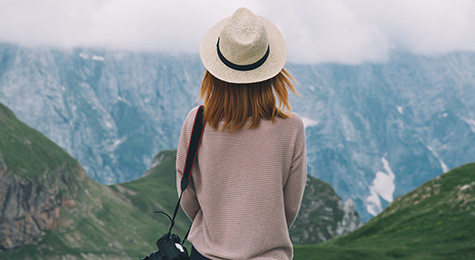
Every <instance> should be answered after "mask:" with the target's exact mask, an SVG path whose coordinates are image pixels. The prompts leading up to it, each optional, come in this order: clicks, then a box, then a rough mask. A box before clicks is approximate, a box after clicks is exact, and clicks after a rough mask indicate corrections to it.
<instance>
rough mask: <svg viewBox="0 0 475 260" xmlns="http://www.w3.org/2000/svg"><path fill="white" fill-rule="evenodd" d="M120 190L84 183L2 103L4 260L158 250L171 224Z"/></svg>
mask: <svg viewBox="0 0 475 260" xmlns="http://www.w3.org/2000/svg"><path fill="white" fill-rule="evenodd" d="M139 183H140V181H139ZM128 185H132V186H133V184H132V183H130V184H128ZM124 186H127V185H124ZM117 187H118V186H115V187H114V186H113V187H108V186H104V185H100V184H98V183H96V182H95V181H93V180H92V179H90V178H89V177H87V176H86V174H85V173H84V171H83V170H82V168H81V166H80V165H79V164H78V163H77V161H76V160H75V159H73V158H72V157H70V156H69V155H68V154H67V153H66V152H65V151H63V150H62V149H61V148H60V147H58V146H57V145H56V144H54V143H53V142H51V141H50V140H48V139H47V138H46V137H45V136H43V135H42V134H41V133H39V132H38V131H36V130H34V129H32V128H30V127H28V126H27V125H25V124H23V123H22V122H20V121H19V120H18V119H17V118H16V117H15V116H14V114H13V113H12V112H11V111H10V110H9V109H8V108H6V107H5V106H3V105H1V104H0V208H2V214H1V215H0V259H111V258H112V259H137V258H140V257H142V256H145V255H146V254H148V253H150V252H152V251H155V250H156V246H155V241H156V239H157V238H158V236H159V235H161V234H162V233H164V232H166V231H167V230H168V223H167V219H166V218H165V219H162V220H164V221H162V222H160V221H157V219H154V218H152V217H150V215H149V214H147V213H146V212H143V211H142V210H141V209H142V208H143V205H142V204H143V203H142V202H141V200H140V199H137V200H127V199H125V200H124V198H123V197H122V196H118V195H121V194H122V193H118V192H116V190H117ZM163 189H164V188H162V189H161V190H163ZM153 192H154V189H151V191H150V193H149V195H150V200H153V196H154V194H153ZM165 193H168V192H164V193H163V194H164V195H163V201H170V203H173V202H172V201H175V197H176V195H175V193H174V192H170V193H169V194H166V195H165ZM167 196H168V197H167ZM145 197H147V198H148V196H146V195H144V198H145ZM157 200H158V199H157ZM143 201H146V199H144V200H143ZM134 203H137V205H135V204H134ZM155 205H156V204H154V205H153V206H155ZM156 206H157V208H154V209H156V210H167V211H168V212H169V211H170V209H169V208H163V207H162V206H161V205H156ZM25 244H26V245H25ZM12 248H13V249H12Z"/></svg>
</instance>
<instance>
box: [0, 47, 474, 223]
mask: <svg viewBox="0 0 475 260" xmlns="http://www.w3.org/2000/svg"><path fill="white" fill-rule="evenodd" d="M289 67H290V69H289V70H290V72H291V73H292V74H293V75H294V76H295V78H296V79H297V81H298V83H297V89H298V91H299V93H300V94H301V96H299V97H297V96H293V97H292V98H291V103H292V105H293V106H292V108H293V110H294V111H295V112H297V113H299V114H300V115H301V116H302V117H303V118H304V121H305V124H306V134H307V153H308V163H309V164H308V166H309V173H310V174H311V175H313V176H316V177H318V178H320V179H321V180H323V181H326V182H329V183H330V184H331V185H332V186H333V187H334V189H335V191H336V192H337V194H338V195H339V196H341V197H342V199H343V200H346V199H348V198H351V199H352V200H353V201H354V202H355V204H356V208H357V211H358V212H359V213H360V215H361V217H362V219H363V220H365V221H366V220H368V219H369V218H371V216H373V215H375V214H377V213H379V212H381V211H382V209H383V208H385V207H386V206H387V205H388V204H389V203H390V202H391V201H392V200H393V199H394V198H395V197H396V196H399V195H402V194H405V193H406V192H408V191H410V190H412V189H414V188H416V187H418V186H419V185H421V184H422V183H423V182H425V181H427V180H429V179H431V178H433V177H435V176H436V175H438V174H440V173H442V172H444V171H447V170H448V169H450V168H453V167H456V166H459V165H461V164H464V163H467V162H471V161H475V147H473V145H472V144H473V143H475V53H473V52H454V53H450V54H446V55H439V56H422V55H413V54H409V53H407V52H393V53H392V54H391V55H390V57H389V59H388V61H387V62H384V63H364V64H361V65H341V64H336V63H325V64H320V65H302V64H290V65H289ZM203 72H204V68H203V67H202V65H201V62H200V60H199V57H198V56H197V55H185V54H183V55H171V54H163V53H157V52H125V51H111V50H104V49H89V48H85V49H84V48H75V49H68V50H64V49H56V48H29V47H21V46H18V45H15V44H0V102H2V103H4V104H5V105H7V106H8V107H10V108H11V109H12V110H13V111H14V112H15V114H16V115H17V116H18V117H19V119H21V120H22V121H24V122H26V123H27V124H29V125H30V126H32V127H34V128H36V129H38V130H40V131H42V132H43V133H44V134H45V135H46V136H48V137H49V138H50V139H52V140H53V141H54V142H56V143H57V144H59V145H60V146H61V147H63V148H64V149H65V150H66V151H67V152H68V153H70V154H71V155H72V156H74V157H75V158H77V159H78V161H79V162H80V163H81V165H83V166H84V167H85V170H86V172H87V174H88V175H90V176H91V177H93V178H94V179H95V180H97V181H100V182H102V183H118V182H124V181H127V180H131V179H135V178H137V177H139V176H140V175H141V174H142V173H143V172H144V170H145V169H147V168H148V167H149V166H150V162H151V160H152V157H153V155H155V154H156V153H157V152H158V151H161V150H164V149H170V148H176V143H177V139H178V135H179V133H180V130H181V124H182V122H183V119H184V118H185V116H186V114H187V113H188V111H189V110H190V109H191V108H192V107H193V106H195V105H197V104H198V103H199V101H198V97H199V86H200V83H201V79H202V75H203Z"/></svg>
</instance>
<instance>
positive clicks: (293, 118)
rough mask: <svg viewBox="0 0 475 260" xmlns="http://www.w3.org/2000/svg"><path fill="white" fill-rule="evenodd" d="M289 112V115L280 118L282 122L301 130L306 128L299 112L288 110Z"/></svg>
mask: <svg viewBox="0 0 475 260" xmlns="http://www.w3.org/2000/svg"><path fill="white" fill-rule="evenodd" d="M287 114H288V115H289V117H287V118H281V119H280V121H281V123H282V124H284V125H288V126H290V127H293V128H296V129H299V130H304V124H303V120H302V117H300V115H299V114H297V113H295V112H287Z"/></svg>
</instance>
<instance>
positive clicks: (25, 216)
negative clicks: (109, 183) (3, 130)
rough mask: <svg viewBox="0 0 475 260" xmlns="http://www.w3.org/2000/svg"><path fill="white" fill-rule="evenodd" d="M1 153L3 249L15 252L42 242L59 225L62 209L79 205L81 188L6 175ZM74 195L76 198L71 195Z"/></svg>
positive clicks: (0, 241) (0, 236)
mask: <svg viewBox="0 0 475 260" xmlns="http://www.w3.org/2000/svg"><path fill="white" fill-rule="evenodd" d="M7 167H8V166H7V165H6V164H5V162H4V161H3V158H2V156H1V154H0V209H1V215H0V249H1V250H5V249H13V248H16V247H20V246H22V245H25V244H31V243H33V242H35V241H38V240H39V239H41V236H42V235H43V234H44V232H45V231H46V230H49V229H52V228H54V227H55V226H56V225H57V220H58V218H59V216H60V208H61V207H72V206H74V205H75V202H74V200H73V199H72V197H74V195H73V194H74V193H75V192H76V191H77V187H75V186H74V185H71V183H68V181H66V182H65V180H68V178H64V175H63V174H64V172H61V171H58V174H59V176H58V177H59V180H62V181H61V183H60V184H59V183H54V184H49V185H46V184H44V183H43V182H41V181H38V179H35V178H26V179H25V178H22V177H20V176H17V175H16V176H15V175H12V174H8V173H6V169H7ZM71 195H72V196H71Z"/></svg>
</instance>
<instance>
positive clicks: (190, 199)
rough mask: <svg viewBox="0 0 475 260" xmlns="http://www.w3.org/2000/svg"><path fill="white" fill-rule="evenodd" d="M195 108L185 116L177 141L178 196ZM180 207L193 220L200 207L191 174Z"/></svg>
mask: <svg viewBox="0 0 475 260" xmlns="http://www.w3.org/2000/svg"><path fill="white" fill-rule="evenodd" d="M196 112H197V108H194V109H192V110H191V111H190V112H189V113H188V116H187V117H186V120H185V122H184V123H183V127H182V130H181V134H180V139H179V141H178V148H177V155H176V185H177V192H178V196H180V193H181V178H182V177H183V170H184V168H185V162H186V155H187V153H188V146H189V143H190V137H191V132H192V130H193V123H194V119H195V115H196ZM180 204H181V207H182V209H183V211H184V212H185V213H186V215H187V216H188V217H189V218H190V219H191V220H193V219H194V218H195V216H196V214H197V213H198V210H199V209H200V205H199V203H198V198H197V197H196V190H195V186H194V183H193V174H192V175H191V179H190V182H189V183H188V187H187V188H186V190H185V191H184V192H183V195H182V198H181V203H180Z"/></svg>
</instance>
